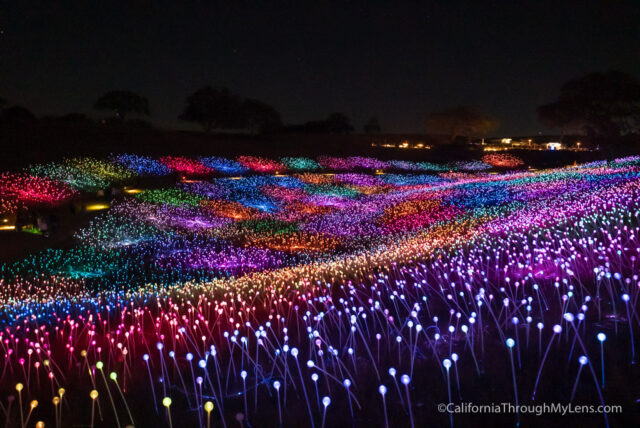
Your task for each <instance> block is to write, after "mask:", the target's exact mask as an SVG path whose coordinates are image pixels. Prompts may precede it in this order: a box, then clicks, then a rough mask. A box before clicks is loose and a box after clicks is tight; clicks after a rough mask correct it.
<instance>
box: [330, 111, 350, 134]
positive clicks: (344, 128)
mask: <svg viewBox="0 0 640 428" xmlns="http://www.w3.org/2000/svg"><path fill="white" fill-rule="evenodd" d="M325 123H326V125H327V131H328V132H330V133H332V134H347V133H349V132H351V131H353V126H351V122H350V121H349V118H348V117H347V116H346V115H344V114H342V113H331V114H330V115H329V117H327V120H326V121H325Z"/></svg>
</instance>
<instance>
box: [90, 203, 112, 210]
mask: <svg viewBox="0 0 640 428" xmlns="http://www.w3.org/2000/svg"><path fill="white" fill-rule="evenodd" d="M109 208H110V205H109V204H106V203H104V204H100V203H97V204H89V205H87V206H86V207H85V210H86V211H101V210H107V209H109Z"/></svg>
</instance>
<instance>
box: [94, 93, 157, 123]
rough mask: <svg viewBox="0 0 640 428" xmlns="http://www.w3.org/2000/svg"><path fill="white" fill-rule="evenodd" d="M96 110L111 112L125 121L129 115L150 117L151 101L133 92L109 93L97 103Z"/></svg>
mask: <svg viewBox="0 0 640 428" xmlns="http://www.w3.org/2000/svg"><path fill="white" fill-rule="evenodd" d="M93 108H95V109H96V110H111V111H113V112H114V113H115V115H116V117H117V118H118V119H120V120H124V119H125V117H126V116H127V115H128V114H131V113H135V114H140V115H146V116H148V115H149V100H147V99H146V98H145V97H142V96H140V95H138V94H136V93H135V92H131V91H109V92H107V93H106V94H104V95H103V96H101V97H100V98H98V100H97V101H96V103H95V104H94V106H93Z"/></svg>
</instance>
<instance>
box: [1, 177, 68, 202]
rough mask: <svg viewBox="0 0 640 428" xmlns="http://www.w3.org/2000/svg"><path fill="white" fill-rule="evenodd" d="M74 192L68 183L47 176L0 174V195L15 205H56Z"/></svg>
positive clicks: (66, 199)
mask: <svg viewBox="0 0 640 428" xmlns="http://www.w3.org/2000/svg"><path fill="white" fill-rule="evenodd" d="M74 194H75V192H74V191H73V189H71V188H70V187H69V186H68V185H66V184H63V183H59V182H56V181H53V180H50V179H47V178H43V177H37V176H33V175H28V174H24V173H18V174H11V173H3V174H0V195H2V198H3V199H5V200H10V201H14V203H15V205H21V206H38V205H49V206H50V205H57V204H61V203H63V202H66V201H68V200H70V199H71V198H73V196H74Z"/></svg>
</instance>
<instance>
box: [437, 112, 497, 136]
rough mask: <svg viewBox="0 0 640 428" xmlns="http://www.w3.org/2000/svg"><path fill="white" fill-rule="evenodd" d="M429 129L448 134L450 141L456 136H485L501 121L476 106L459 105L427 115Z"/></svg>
mask: <svg viewBox="0 0 640 428" xmlns="http://www.w3.org/2000/svg"><path fill="white" fill-rule="evenodd" d="M426 122H427V123H426V124H427V131H428V132H430V133H432V134H439V135H446V136H448V137H449V140H450V142H453V141H455V139H456V137H466V138H467V140H470V139H471V138H472V137H479V136H484V135H486V134H487V133H489V132H491V131H493V130H495V129H497V128H498V126H499V122H498V121H497V120H496V119H494V118H493V117H491V116H489V115H488V114H486V113H484V112H482V111H481V110H479V109H478V108H476V107H471V106H457V107H451V108H447V109H444V110H440V111H436V112H433V113H431V114H429V116H428V117H427V121H426Z"/></svg>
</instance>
